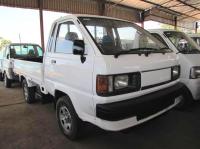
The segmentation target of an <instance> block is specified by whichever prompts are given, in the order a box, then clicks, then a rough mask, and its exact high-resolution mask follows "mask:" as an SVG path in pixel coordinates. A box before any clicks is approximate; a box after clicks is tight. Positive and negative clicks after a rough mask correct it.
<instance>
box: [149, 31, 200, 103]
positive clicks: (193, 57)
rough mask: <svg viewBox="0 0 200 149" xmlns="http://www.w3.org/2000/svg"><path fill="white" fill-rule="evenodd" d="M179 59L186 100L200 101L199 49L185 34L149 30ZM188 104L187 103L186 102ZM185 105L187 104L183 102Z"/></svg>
mask: <svg viewBox="0 0 200 149" xmlns="http://www.w3.org/2000/svg"><path fill="white" fill-rule="evenodd" d="M149 31H150V32H151V33H152V35H154V36H155V37H156V38H157V39H159V40H160V41H162V42H163V43H164V44H165V45H166V46H168V47H169V48H171V49H172V50H173V51H174V53H176V54H177V56H178V57H179V63H180V65H181V75H180V81H181V82H182V83H184V84H185V86H186V87H187V92H186V93H187V96H186V98H187V99H191V100H199V99H200V60H199V58H200V47H199V46H198V45H197V44H196V43H195V42H194V41H193V40H192V39H191V38H190V37H189V36H188V35H186V34H185V33H183V32H179V31H175V30H165V29H156V30H149ZM188 102H189V101H188ZM185 103H187V102H185Z"/></svg>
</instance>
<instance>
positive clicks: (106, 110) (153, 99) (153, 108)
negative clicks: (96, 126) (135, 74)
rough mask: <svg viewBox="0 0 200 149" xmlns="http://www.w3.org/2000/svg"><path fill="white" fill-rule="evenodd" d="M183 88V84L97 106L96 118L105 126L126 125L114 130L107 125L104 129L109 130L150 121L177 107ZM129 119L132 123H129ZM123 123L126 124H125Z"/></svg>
mask: <svg viewBox="0 0 200 149" xmlns="http://www.w3.org/2000/svg"><path fill="white" fill-rule="evenodd" d="M183 87H184V85H183V84H182V83H177V84H176V85H174V86H171V87H169V88H165V89H162V90H160V91H157V92H153V93H150V94H147V95H143V96H140V97H137V98H133V99H129V100H125V101H119V102H113V103H106V104H97V105H96V117H97V119H98V121H101V120H102V122H103V123H105V126H106V125H107V124H108V123H110V124H114V123H115V122H117V123H120V124H122V125H124V126H121V127H119V128H117V127H116V128H112V126H111V125H110V126H109V125H107V126H108V127H107V128H106V127H104V129H107V130H120V129H125V128H128V127H131V126H134V125H137V124H139V123H141V122H142V121H144V119H146V118H147V119H148V117H152V118H153V117H155V116H156V115H159V113H160V114H161V113H163V112H161V111H163V110H165V109H169V107H171V108H172V107H173V106H175V105H176V104H177V103H176V102H175V98H177V97H179V96H180V95H181V91H182V88H183ZM153 115H155V116H153ZM133 118H134V123H132V124H125V123H127V122H133ZM128 119H130V120H131V121H128ZM140 121H141V122H140ZM107 122H108V123H107ZM123 122H125V123H124V124H123ZM106 123H107V124H106ZM126 126H127V127H126Z"/></svg>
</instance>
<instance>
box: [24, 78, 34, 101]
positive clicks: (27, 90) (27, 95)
mask: <svg viewBox="0 0 200 149" xmlns="http://www.w3.org/2000/svg"><path fill="white" fill-rule="evenodd" d="M22 88H23V94H24V99H25V101H26V102H27V103H29V104H30V103H33V102H34V101H35V87H28V84H27V82H26V80H25V79H24V80H23V81H22Z"/></svg>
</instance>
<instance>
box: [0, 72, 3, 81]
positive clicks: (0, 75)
mask: <svg viewBox="0 0 200 149" xmlns="http://www.w3.org/2000/svg"><path fill="white" fill-rule="evenodd" d="M0 81H3V74H2V73H0Z"/></svg>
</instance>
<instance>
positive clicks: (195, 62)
mask: <svg viewBox="0 0 200 149" xmlns="http://www.w3.org/2000/svg"><path fill="white" fill-rule="evenodd" d="M182 56H183V57H184V59H185V60H186V61H187V62H188V63H189V64H190V65H191V66H200V54H182Z"/></svg>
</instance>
